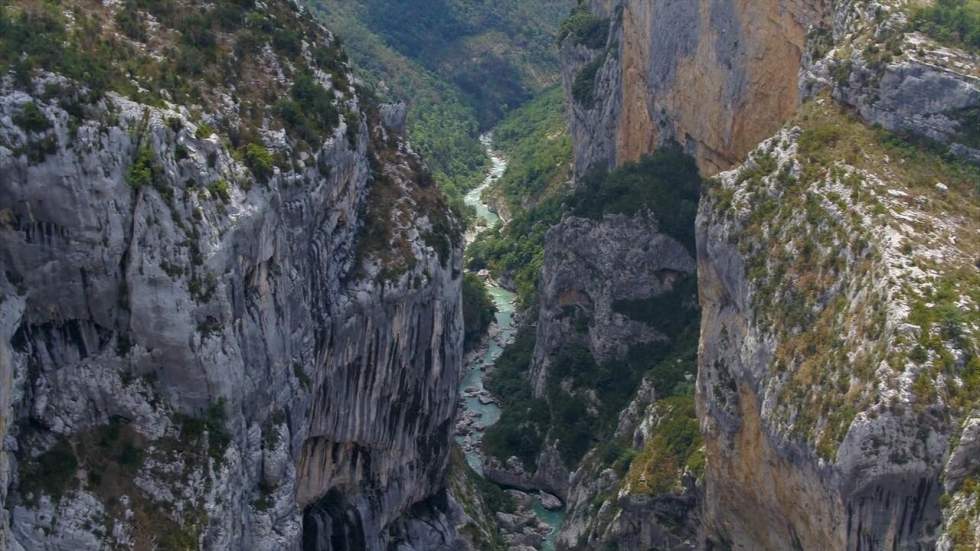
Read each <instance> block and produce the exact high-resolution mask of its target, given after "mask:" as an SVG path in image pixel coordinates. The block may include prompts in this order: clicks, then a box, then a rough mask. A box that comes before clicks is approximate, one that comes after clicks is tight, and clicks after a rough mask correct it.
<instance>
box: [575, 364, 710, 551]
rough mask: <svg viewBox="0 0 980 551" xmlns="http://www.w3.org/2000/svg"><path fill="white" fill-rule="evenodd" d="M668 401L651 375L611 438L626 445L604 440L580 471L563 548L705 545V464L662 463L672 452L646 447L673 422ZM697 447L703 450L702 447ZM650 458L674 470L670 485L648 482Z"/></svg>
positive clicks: (677, 547)
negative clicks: (652, 453)
mask: <svg viewBox="0 0 980 551" xmlns="http://www.w3.org/2000/svg"><path fill="white" fill-rule="evenodd" d="M668 408H669V406H665V403H664V402H661V403H660V404H658V403H657V396H656V391H655V389H654V385H653V383H652V382H651V381H650V379H649V378H646V379H644V380H643V382H642V384H641V385H640V388H639V390H638V391H637V392H636V396H635V397H634V398H633V400H632V402H630V404H629V406H627V407H626V408H625V409H624V410H623V412H622V413H621V414H620V417H619V424H618V426H617V428H616V432H615V434H614V435H613V437H612V438H611V439H610V440H611V442H615V443H621V444H620V447H616V446H615V445H614V446H609V445H607V446H604V447H599V448H597V449H596V450H594V451H592V452H590V453H589V455H588V456H587V457H586V458H585V460H584V461H583V462H582V464H581V466H580V467H579V468H578V469H577V470H576V471H575V472H574V473H573V474H572V476H571V482H570V486H571V490H570V493H569V496H568V500H567V502H568V513H567V517H566V519H565V523H564V524H563V525H562V528H561V532H560V533H559V535H558V539H557V544H558V545H557V547H558V548H559V549H604V548H619V549H698V548H699V543H700V534H701V531H700V511H699V509H700V497H701V496H700V492H701V487H700V480H699V477H700V476H701V472H694V471H692V470H691V469H690V468H688V467H687V465H666V464H660V463H661V462H664V463H666V461H664V459H665V458H662V457H661V458H653V457H649V456H646V455H644V453H643V452H644V451H645V450H646V449H647V448H648V447H650V446H653V445H654V443H653V440H655V439H656V438H657V435H658V434H660V433H662V432H664V431H665V429H666V425H667V424H669V419H670V418H671V415H670V413H671V412H670V411H668ZM697 446H698V447H699V446H700V444H697ZM638 453H639V454H640V459H639V460H637V459H636V455H637V454H638ZM695 453H696V454H698V457H700V455H699V454H700V453H701V452H700V451H695ZM647 459H649V460H651V461H652V462H654V463H657V464H656V465H653V467H654V468H657V469H663V470H664V471H668V472H667V473H666V474H667V476H668V477H669V478H670V479H671V480H670V484H669V486H668V488H667V489H666V490H655V491H650V488H649V487H648V486H647V485H646V484H645V483H644V482H645V481H644V478H645V476H646V475H647V473H645V472H644V471H646V468H647V467H648V465H644V464H643V463H644V460H647ZM634 462H635V463H636V464H635V465H634V464H633V463H634ZM638 482H639V484H638Z"/></svg>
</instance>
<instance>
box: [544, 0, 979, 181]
mask: <svg viewBox="0 0 980 551" xmlns="http://www.w3.org/2000/svg"><path fill="white" fill-rule="evenodd" d="M591 4H592V5H591V11H587V12H580V13H589V14H590V15H589V16H586V15H581V16H580V17H579V18H578V23H577V24H573V25H568V24H566V34H565V35H563V36H564V38H563V40H562V45H561V52H562V65H563V71H562V72H563V81H564V84H565V88H566V92H567V94H568V96H569V97H570V98H571V99H572V100H573V101H572V116H571V117H570V125H571V131H572V135H573V137H574V144H575V158H576V174H577V175H579V176H581V175H583V174H585V173H586V172H587V171H588V170H589V169H590V168H593V167H603V166H605V167H608V166H614V165H618V164H622V163H624V162H627V161H631V160H636V159H637V158H639V157H640V156H641V155H643V154H645V153H649V152H650V151H652V150H653V149H655V148H656V147H658V146H660V145H662V144H664V143H666V142H669V141H674V142H677V143H679V144H681V145H683V146H684V147H685V148H686V150H687V151H688V152H689V153H690V154H692V155H693V156H694V157H695V158H696V159H697V160H698V165H699V167H700V168H701V170H702V172H703V173H704V174H705V175H709V176H710V175H713V174H715V173H717V172H718V171H720V170H725V169H728V168H731V167H732V166H733V165H735V164H737V163H739V162H741V160H742V159H744V157H745V155H746V154H747V153H748V152H749V151H750V150H751V149H752V148H754V147H755V145H756V144H758V143H759V142H760V141H761V140H763V139H765V138H767V137H769V136H771V135H772V134H773V133H774V132H775V131H776V130H777V129H779V128H780V127H781V126H782V124H783V123H784V122H785V121H786V120H787V119H788V118H789V117H790V116H792V115H793V113H795V111H796V109H797V107H798V106H799V103H800V100H801V99H803V98H805V97H808V96H809V95H811V94H812V93H813V92H814V90H819V89H822V88H824V87H827V86H834V89H835V90H834V96H835V98H837V99H838V100H840V101H842V102H844V103H847V104H849V105H852V106H854V107H856V108H857V109H858V110H859V111H860V112H861V114H862V116H864V117H865V118H866V119H867V120H869V121H871V122H874V123H878V124H881V125H882V126H884V127H885V128H888V129H889V130H893V131H901V132H907V133H912V134H915V135H920V136H925V137H928V138H930V139H933V140H937V141H939V142H940V143H943V144H947V145H949V147H950V148H952V150H953V151H954V152H955V153H956V154H958V155H960V156H968V157H973V158H977V145H976V143H975V138H972V137H971V135H970V134H971V128H970V126H971V125H973V124H975V121H974V120H973V119H971V118H969V117H970V113H971V112H972V111H970V110H971V109H975V108H976V106H977V105H978V103H980V99H978V98H977V71H976V67H977V63H976V58H975V56H971V55H969V54H964V53H963V52H961V51H957V50H955V49H949V48H942V47H937V46H936V44H935V43H933V42H932V41H930V40H929V39H927V38H925V37H924V36H922V35H921V34H919V33H910V32H908V14H907V11H908V6H907V5H905V4H904V3H900V2H891V1H888V2H876V1H856V2H844V3H839V4H838V5H833V6H832V5H831V3H830V2H826V1H823V0H803V1H795V2H781V1H777V0H772V1H765V2H735V1H728V0H721V1H713V2H708V1H703V2H695V3H691V2H689V3H676V2H666V1H665V2H657V1H655V2H634V1H630V0H620V1H609V0H605V1H601V0H596V1H594V2H592V3H591ZM589 17H591V18H592V20H591V21H588V18H589ZM572 20H575V18H574V17H573V18H572ZM597 29H602V30H601V31H599V30H597ZM935 97H943V98H944V99H943V101H942V102H935V101H931V100H930V98H935Z"/></svg>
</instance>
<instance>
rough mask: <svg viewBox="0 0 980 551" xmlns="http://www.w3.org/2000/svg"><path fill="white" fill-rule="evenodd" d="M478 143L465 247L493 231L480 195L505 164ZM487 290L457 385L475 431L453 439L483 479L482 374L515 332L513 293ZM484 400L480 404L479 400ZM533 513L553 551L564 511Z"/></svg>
mask: <svg viewBox="0 0 980 551" xmlns="http://www.w3.org/2000/svg"><path fill="white" fill-rule="evenodd" d="M480 143H482V144H483V147H484V148H485V149H486V151H487V154H488V155H489V156H490V160H491V162H492V165H491V168H490V172H489V173H488V174H487V177H486V179H485V180H484V181H483V182H482V183H481V184H480V186H479V187H477V188H476V189H474V190H472V191H470V192H469V193H467V194H466V197H465V198H464V202H465V203H466V204H467V205H470V206H472V207H474V208H475V209H476V214H477V223H476V227H475V228H473V229H471V230H470V231H468V232H467V235H466V244H467V245H469V244H470V243H472V242H473V240H474V239H476V237H477V236H478V235H479V234H480V233H481V232H482V231H484V230H486V229H489V228H493V227H494V226H495V225H496V224H497V223H498V222H499V221H500V217H498V216H497V215H496V214H495V213H494V212H493V211H491V210H490V208H489V206H487V205H486V204H485V203H484V202H483V200H482V199H481V198H480V195H481V194H482V193H483V190H485V189H487V188H488V187H489V186H491V185H493V184H494V183H495V182H497V180H499V179H500V177H501V176H503V174H504V171H506V170H507V160H506V159H504V158H503V157H501V156H500V155H498V154H497V153H496V152H495V151H494V150H493V137H492V135H490V134H484V135H483V136H481V137H480ZM486 285H487V289H488V290H489V291H490V295H491V296H492V297H493V302H494V304H495V305H496V306H497V315H496V323H495V324H494V325H493V326H491V328H490V335H489V338H488V339H486V341H485V344H484V345H483V346H482V347H481V348H480V349H479V350H477V351H476V352H474V353H471V354H470V355H469V356H468V357H467V360H468V361H467V363H466V365H465V366H464V373H463V379H462V382H461V383H460V392H461V394H462V398H463V413H464V416H472V417H473V426H474V427H479V429H477V430H473V431H472V432H470V433H469V434H467V435H464V436H457V437H456V441H457V442H458V443H459V444H460V446H462V447H463V450H464V452H465V454H466V462H467V463H469V465H470V467H472V468H473V470H475V471H476V472H477V473H479V474H480V475H483V455H482V454H481V450H480V443H481V441H482V439H483V430H482V429H485V428H486V427H489V426H490V425H492V424H494V423H496V422H497V421H498V420H499V419H500V408H499V407H497V405H496V404H495V403H493V402H490V401H489V400H487V396H488V394H487V393H486V389H485V388H484V386H483V378H484V375H485V374H486V370H487V369H488V368H490V367H492V366H493V363H494V362H495V361H497V358H498V357H499V356H500V354H501V352H503V350H504V348H505V347H506V346H507V345H508V344H510V343H511V342H512V341H513V339H514V334H515V333H516V331H517V329H516V326H515V322H514V299H515V295H514V293H512V292H510V291H508V290H507V289H504V288H503V287H501V286H500V285H497V283H496V282H495V281H493V279H487V280H486ZM481 397H483V398H484V399H483V400H481V399H480V398H481ZM534 513H535V514H536V515H537V516H538V518H539V519H541V520H542V521H543V522H544V523H546V524H547V525H548V526H551V528H552V530H551V534H550V535H549V536H548V537H547V538H546V539H545V542H544V545H543V546H542V547H541V549H542V551H553V550H554V548H555V536H557V534H558V529H559V528H560V527H561V523H562V522H563V521H564V519H565V513H564V511H548V510H546V509H545V508H544V507H542V506H541V503H540V502H539V501H537V500H535V504H534Z"/></svg>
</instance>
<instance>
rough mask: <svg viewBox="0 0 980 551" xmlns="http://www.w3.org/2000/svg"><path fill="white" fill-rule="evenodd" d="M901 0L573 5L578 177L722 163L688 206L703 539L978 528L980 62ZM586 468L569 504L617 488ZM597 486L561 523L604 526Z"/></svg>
mask: <svg viewBox="0 0 980 551" xmlns="http://www.w3.org/2000/svg"><path fill="white" fill-rule="evenodd" d="M910 9H911V8H910V7H909V6H908V5H907V4H906V3H903V2H891V1H855V2H840V3H829V2H821V1H806V0H804V1H800V2H775V1H773V2H768V1H766V2H734V1H731V2H730V1H725V0H719V1H707V0H705V1H702V2H693V3H690V2H689V3H677V2H666V1H665V2H659V1H654V2H634V1H630V0H622V1H615V0H608V1H599V0H596V1H594V2H591V3H589V5H588V6H584V7H582V8H580V9H579V10H578V11H576V12H574V13H573V15H572V17H571V18H570V19H569V21H568V22H566V24H565V26H564V27H563V29H564V32H563V34H562V43H561V52H562V62H563V82H564V85H565V90H566V94H567V96H568V97H569V100H570V103H571V104H572V109H571V114H570V127H571V132H572V136H573V147H574V152H575V173H576V177H577V180H578V181H580V182H581V181H584V180H585V178H584V177H585V176H586V175H587V174H589V173H590V172H591V171H593V170H596V169H598V170H605V169H608V168H609V167H612V166H618V165H622V164H624V163H627V162H628V161H631V160H635V159H636V158H638V157H640V156H642V155H645V154H648V153H650V152H652V151H654V150H655V149H656V148H658V147H660V146H662V145H663V144H666V143H670V142H676V143H678V144H680V145H681V146H682V147H683V148H684V149H685V150H686V151H687V152H688V153H690V154H691V155H693V156H694V157H695V158H696V159H697V161H698V165H699V167H700V168H701V171H702V174H704V175H709V176H710V175H715V174H719V173H720V175H719V176H718V177H717V179H716V183H715V184H714V185H712V186H711V191H710V192H709V193H708V196H707V198H706V199H704V200H703V201H702V205H701V210H700V213H699V216H698V224H697V232H698V233H697V244H698V262H697V264H698V270H697V271H698V277H699V288H700V295H701V305H702V308H703V312H702V320H701V345H700V346H701V348H700V352H699V360H698V364H699V365H698V373H699V374H698V385H697V386H698V388H697V405H698V416H699V419H700V423H701V429H702V433H703V436H704V443H705V455H706V459H707V467H706V471H705V475H704V480H703V494H701V495H699V499H702V500H703V501H702V503H701V504H700V505H699V506H698V507H697V509H699V510H700V513H699V514H700V515H701V516H702V517H703V522H704V527H703V529H704V539H705V541H704V542H703V545H706V546H709V547H721V548H735V549H794V548H801V549H877V548H892V549H920V548H932V547H934V546H937V545H938V546H939V547H940V548H941V549H953V548H956V546H961V547H963V548H972V546H975V543H976V541H980V540H978V538H977V537H976V533H977V526H978V524H980V522H978V518H980V515H978V514H977V511H978V509H977V507H976V503H977V500H978V496H977V491H976V488H977V485H976V482H975V481H976V479H977V476H978V474H980V473H978V471H977V467H976V465H973V462H971V461H968V460H966V457H967V455H968V454H969V453H970V451H969V450H974V448H975V438H974V432H975V431H974V430H973V427H974V424H975V423H974V421H975V419H974V418H975V409H976V404H977V399H978V396H977V393H976V389H977V384H978V383H977V381H978V379H977V378H976V377H977V373H978V371H977V370H978V368H980V365H978V363H977V360H976V357H977V354H978V348H980V346H978V342H977V333H976V330H977V324H978V323H980V322H978V320H977V319H976V316H975V315H973V314H971V312H976V311H977V302H976V301H977V297H976V295H975V293H972V292H970V291H969V288H970V287H971V286H974V285H976V266H975V261H976V260H975V256H976V254H975V251H976V246H977V241H976V239H977V238H976V233H975V231H976V223H975V220H976V219H977V212H976V205H977V201H976V190H975V171H973V170H974V169H971V168H966V167H962V166H958V165H957V164H956V163H957V162H959V161H956V160H955V159H963V160H966V161H973V162H975V161H976V159H977V158H978V156H977V147H978V146H977V139H976V132H975V126H976V116H975V114H976V110H977V109H978V108H980V81H978V79H977V77H978V72H977V70H978V69H977V68H978V61H977V58H976V55H975V54H972V53H969V52H964V51H961V50H958V49H956V48H954V47H950V46H948V45H941V44H938V43H936V42H935V40H933V39H932V38H929V37H927V36H925V35H923V34H921V33H918V32H913V31H912V30H911V29H912V27H911V23H910ZM842 109H845V110H847V113H845V112H842ZM848 113H852V114H853V115H854V116H851V115H850V114H848ZM787 122H790V124H789V126H786V125H787ZM872 125H877V126H880V127H881V128H883V129H885V130H888V131H891V132H892V133H894V134H888V133H887V132H884V131H881V130H876V129H873V128H871V126H872ZM900 137H905V138H911V139H912V141H925V142H928V143H930V144H932V145H933V146H935V149H940V150H945V154H946V159H945V160H943V159H942V158H941V157H939V156H934V155H932V154H931V153H928V152H926V151H925V150H923V149H914V150H913V149H902V147H906V148H908V147H911V146H908V145H905V146H900V145H897V144H900V143H901V141H900V139H899V138H900ZM760 142H761V145H760ZM858 152H860V153H858ZM896 159H899V160H898V161H896ZM729 169H730V170H729ZM971 178H972V179H973V180H972V183H971ZM948 180H953V181H956V182H957V184H956V185H955V186H953V188H954V189H952V190H951V188H950V186H949V185H947V184H949V182H948ZM655 238H656V236H655V234H653V233H651V234H650V235H649V236H648V239H655ZM589 247H590V245H583V248H589ZM927 251H931V252H927ZM548 270H549V266H548V265H546V266H545V270H544V272H545V273H546V274H547V273H548ZM939 319H945V320H946V321H945V322H940V321H938V320H939ZM943 323H945V324H946V325H945V327H946V329H942V328H941V327H940V326H942V325H943ZM545 337H547V335H545ZM539 338H541V328H540V327H539ZM651 384H652V385H653V386H654V387H656V381H652V382H651ZM658 390H659V389H658ZM637 399H638V398H637ZM627 413H628V411H626V412H624V413H623V415H624V416H626V417H629V416H628V415H627ZM650 414H651V416H650V417H648V418H647V419H648V420H653V419H657V418H658V417H656V416H652V412H650ZM621 425H622V418H621ZM648 425H649V423H648ZM593 459H594V458H593ZM588 461H589V460H588V459H587V462H588ZM634 461H635V459H634ZM594 463H595V464H599V463H598V462H594ZM631 470H633V469H632V468H631ZM600 472H602V471H601V470H596V469H595V468H593V469H592V470H591V471H588V474H586V475H584V476H580V475H576V476H574V477H573V482H572V488H571V489H570V491H569V495H570V496H572V497H571V499H572V501H573V503H582V504H584V503H585V501H586V500H592V499H593V498H594V496H596V495H602V493H603V492H606V493H608V492H609V491H610V489H613V490H614V491H616V492H617V493H618V495H619V496H620V498H622V497H623V496H624V495H625V494H626V493H629V491H626V492H625V493H624V490H623V488H627V487H629V485H628V484H620V483H618V482H617V480H618V479H619V478H620V477H622V476H624V475H623V474H622V473H616V472H614V470H607V471H605V472H602V476H598V473H600ZM626 478H627V479H628V478H629V477H628V476H626ZM633 487H635V485H634V486H633ZM605 503H606V504H607V505H603V507H604V508H605V513H604V512H603V510H602V509H600V511H598V512H595V513H591V512H590V513H587V514H582V513H581V511H580V510H579V509H580V507H579V506H576V505H573V511H572V514H571V516H570V521H569V525H568V527H566V529H565V531H564V534H563V537H562V542H563V543H564V544H565V545H567V546H569V547H574V545H575V544H582V542H583V541H590V542H597V541H609V540H603V536H602V533H603V531H604V533H605V534H606V535H612V537H618V536H615V535H614V533H615V531H616V530H617V529H616V528H615V527H616V522H617V521H616V520H615V519H616V518H627V517H626V516H619V517H617V515H625V513H620V512H617V513H615V514H613V513H612V512H613V511H617V509H614V508H611V505H608V504H611V501H609V500H608V499H607V500H606V501H605ZM607 507H608V508H607ZM641 517H642V515H641ZM646 518H647V519H648V521H647V522H648V525H649V526H655V525H657V520H656V518H655V515H654V514H653V513H648V514H647V516H646ZM636 522H637V523H642V521H640V520H637V521H636ZM610 527H613V528H612V529H610ZM583 538H584V539H583ZM624 541H625V540H624ZM631 541H632V540H631Z"/></svg>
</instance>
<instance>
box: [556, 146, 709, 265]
mask: <svg viewBox="0 0 980 551" xmlns="http://www.w3.org/2000/svg"><path fill="white" fill-rule="evenodd" d="M700 190H701V177H700V176H699V175H698V167H697V165H696V164H695V162H694V159H693V158H692V157H690V156H689V155H685V154H684V153H683V152H682V151H681V150H680V149H679V148H678V147H675V146H669V147H664V148H661V149H659V150H657V151H656V152H655V153H654V154H653V155H647V156H644V157H643V158H642V159H640V160H639V161H638V162H636V163H628V164H626V165H623V166H622V167H620V168H617V169H616V170H614V171H612V172H609V173H605V172H604V171H603V170H601V169H600V170H597V171H593V172H592V173H591V174H588V175H587V176H586V177H585V178H584V179H583V182H582V184H581V186H580V187H579V189H578V190H577V192H576V193H575V195H574V196H573V197H571V198H570V199H569V205H570V207H571V209H570V212H571V214H573V215H575V216H582V217H585V218H594V219H600V218H602V217H603V216H604V215H606V214H625V215H632V214H635V213H637V212H640V211H643V210H650V211H652V212H653V214H654V215H655V216H656V217H657V220H658V221H659V223H660V229H661V230H662V231H663V232H664V233H666V234H668V235H670V236H672V237H674V238H675V239H677V240H678V241H680V242H681V243H683V244H684V245H685V246H687V248H688V250H690V251H692V253H693V251H694V217H695V215H696V214H697V209H698V196H699V194H700Z"/></svg>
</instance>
